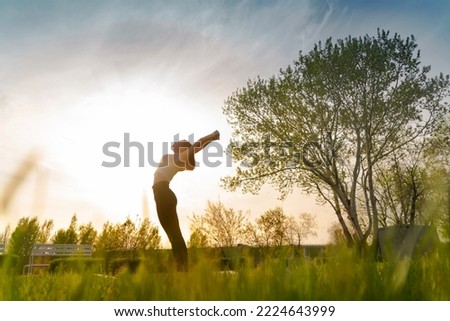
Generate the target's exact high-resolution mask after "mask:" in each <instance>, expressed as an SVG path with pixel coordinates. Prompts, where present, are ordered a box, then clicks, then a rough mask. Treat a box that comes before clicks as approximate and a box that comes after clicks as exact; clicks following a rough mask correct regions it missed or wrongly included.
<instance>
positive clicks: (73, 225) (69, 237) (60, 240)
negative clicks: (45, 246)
mask: <svg viewBox="0 0 450 321" xmlns="http://www.w3.org/2000/svg"><path fill="white" fill-rule="evenodd" d="M77 221H78V219H77V215H76V214H74V215H73V216H72V219H71V220H70V225H69V227H68V228H67V229H59V230H58V231H56V233H55V235H54V236H53V239H52V243H53V244H78V233H77Z"/></svg>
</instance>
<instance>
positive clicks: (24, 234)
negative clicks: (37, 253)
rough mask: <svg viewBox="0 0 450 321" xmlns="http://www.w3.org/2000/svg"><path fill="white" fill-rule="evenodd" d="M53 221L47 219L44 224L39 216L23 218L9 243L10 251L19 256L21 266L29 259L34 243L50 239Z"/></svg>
mask: <svg viewBox="0 0 450 321" xmlns="http://www.w3.org/2000/svg"><path fill="white" fill-rule="evenodd" d="M52 226H53V221H51V220H49V221H48V220H47V221H45V222H44V223H43V224H42V226H41V225H40V224H39V220H38V218H37V217H23V218H21V219H20V220H19V221H18V223H17V226H16V228H15V229H14V231H13V232H12V233H11V238H10V240H9V243H8V252H9V253H12V254H16V255H18V256H19V267H20V268H21V267H22V266H23V265H25V264H26V263H27V261H28V257H29V255H30V253H31V250H32V248H33V245H34V244H35V243H41V242H45V241H46V240H47V239H48V236H49V233H50V230H51V228H52Z"/></svg>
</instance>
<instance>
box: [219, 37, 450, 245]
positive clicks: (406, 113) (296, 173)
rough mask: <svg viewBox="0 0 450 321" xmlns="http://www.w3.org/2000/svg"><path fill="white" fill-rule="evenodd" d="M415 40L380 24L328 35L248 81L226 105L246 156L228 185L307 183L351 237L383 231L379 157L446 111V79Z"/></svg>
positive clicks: (287, 187) (425, 130)
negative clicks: (373, 31)
mask: <svg viewBox="0 0 450 321" xmlns="http://www.w3.org/2000/svg"><path fill="white" fill-rule="evenodd" d="M417 47H418V46H417V44H416V40H415V38H414V37H413V36H411V37H408V38H406V39H404V38H402V37H401V36H399V35H398V34H395V35H394V36H393V37H391V36H390V34H389V32H387V31H380V30H378V32H377V35H376V36H369V35H366V36H364V37H358V38H355V37H351V36H349V37H347V38H345V39H339V40H337V41H336V42H333V41H332V39H331V38H330V39H328V40H327V41H326V42H325V43H321V42H319V43H318V44H316V45H315V46H314V48H313V49H312V50H311V51H310V52H309V53H308V54H303V53H302V52H300V54H299V57H298V59H297V60H296V61H294V64H293V66H288V67H287V68H286V69H282V70H280V73H279V74H278V75H276V76H273V77H271V78H269V79H261V78H259V77H258V78H256V79H255V80H249V81H248V83H247V86H246V87H244V88H241V89H238V90H236V91H235V92H234V93H233V94H232V95H231V96H230V97H229V98H228V99H227V100H226V102H225V105H224V107H223V111H224V114H225V115H226V116H227V119H228V122H229V123H230V124H231V125H232V127H233V129H234V132H233V143H232V144H231V152H232V154H233V158H234V160H236V161H238V162H240V164H239V166H237V169H236V174H235V175H234V176H230V177H225V178H224V180H223V184H224V186H225V187H226V188H228V189H230V190H235V189H238V188H242V189H243V191H249V192H255V193H256V192H258V191H259V189H260V187H261V186H262V185H263V184H265V183H270V184H273V185H274V186H275V187H276V188H277V189H278V190H279V191H280V192H281V196H282V197H283V196H286V195H287V194H288V193H289V192H291V191H292V190H293V188H295V187H301V188H303V189H304V190H305V191H306V192H308V193H313V194H315V195H317V197H318V199H319V200H320V201H322V202H324V203H325V202H326V203H328V204H330V205H331V206H332V207H333V209H334V211H335V213H336V215H337V218H338V221H339V222H340V224H341V227H342V230H343V233H344V236H345V238H346V240H347V242H348V243H349V244H357V245H363V244H365V243H366V241H367V239H368V237H369V236H370V235H371V234H372V236H373V237H374V238H376V231H377V229H378V225H379V223H378V201H377V198H376V192H375V182H374V172H375V170H376V167H375V166H376V164H378V163H379V162H381V161H383V160H385V159H386V158H387V157H390V155H391V154H392V153H394V152H395V151H397V150H400V149H402V148H403V147H404V146H406V145H407V144H408V143H410V142H412V141H414V140H415V139H418V138H423V137H425V136H426V135H428V134H429V133H430V131H431V130H432V129H433V127H434V125H435V123H436V121H437V120H439V119H441V117H442V115H443V114H445V113H446V112H447V105H446V104H445V102H444V100H445V97H448V96H449V76H448V75H446V76H444V75H442V74H440V75H439V76H434V77H431V76H429V72H430V67H428V66H425V67H421V61H420V51H419V50H417ZM359 198H362V201H361V200H359ZM371 232H375V233H371ZM375 241H376V240H375Z"/></svg>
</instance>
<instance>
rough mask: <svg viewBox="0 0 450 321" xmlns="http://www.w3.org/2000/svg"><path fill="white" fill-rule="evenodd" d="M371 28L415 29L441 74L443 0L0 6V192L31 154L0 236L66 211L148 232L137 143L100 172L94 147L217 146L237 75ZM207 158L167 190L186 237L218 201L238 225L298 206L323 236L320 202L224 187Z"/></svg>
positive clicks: (446, 13) (146, 172)
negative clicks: (211, 137) (240, 215)
mask: <svg viewBox="0 0 450 321" xmlns="http://www.w3.org/2000/svg"><path fill="white" fill-rule="evenodd" d="M377 28H381V29H385V30H390V32H391V33H392V34H393V33H396V32H397V33H399V34H400V35H401V36H403V37H407V36H410V35H414V36H415V37H416V39H417V43H418V45H419V49H420V50H421V57H422V62H423V64H424V65H431V66H432V71H431V73H432V74H433V73H438V72H443V73H444V74H449V73H450V63H449V62H448V52H450V2H449V1H429V0H423V1H415V0H400V1H388V0H380V1H377V0H371V1H364V0H362V1H357V0H352V1H351V0H346V1H339V0H336V1H332V0H329V1H324V0H312V1H304V0H299V1H269V0H267V1H190V0H188V1H43V0H41V1H5V0H0V153H1V154H0V155H1V163H2V166H1V167H0V193H2V192H1V191H2V186H3V187H4V186H5V185H6V183H7V182H8V181H10V180H11V177H12V175H14V173H15V171H16V169H17V167H18V166H19V164H20V163H21V162H23V160H24V159H28V158H30V157H31V156H30V155H34V156H33V157H35V159H36V160H35V161H34V163H33V164H34V166H33V167H32V168H31V170H30V172H29V174H28V175H27V176H26V178H25V180H24V182H23V184H22V185H21V186H20V189H19V190H18V191H17V193H16V194H15V198H14V199H13V200H12V202H11V204H10V206H9V207H8V209H7V210H6V211H4V212H3V213H0V215H1V217H0V231H3V229H4V227H5V226H6V225H7V224H11V225H12V226H13V227H14V226H15V224H16V222H17V221H18V219H19V218H21V217H26V216H38V217H39V218H40V219H41V221H43V220H45V219H53V220H54V222H55V227H56V228H60V227H67V226H68V225H69V223H70V218H71V216H72V215H73V214H74V213H76V214H77V217H78V221H79V223H80V224H83V223H87V222H90V221H92V222H93V223H94V225H95V226H96V227H97V228H98V229H101V226H102V225H103V223H105V222H106V221H110V222H113V223H116V222H123V221H124V220H125V219H126V217H127V216H129V217H130V218H132V219H135V218H136V217H137V216H145V215H149V217H150V219H151V220H152V222H153V223H154V224H156V225H157V226H159V223H158V221H157V217H156V210H155V206H154V201H153V195H152V190H151V185H152V180H153V173H154V170H155V168H154V167H153V166H150V165H147V166H144V167H139V166H138V163H137V157H138V156H137V154H136V153H137V150H136V149H134V150H132V151H131V166H130V167H124V166H123V163H122V164H121V166H118V167H114V168H106V167H104V166H102V162H104V161H111V158H108V157H107V156H106V155H105V154H104V153H103V146H104V144H106V143H108V142H118V143H120V144H121V146H123V144H124V139H125V134H128V135H129V137H130V140H131V141H135V142H139V143H141V144H142V145H143V146H144V147H145V152H146V153H148V152H149V151H150V153H151V156H152V157H153V160H154V161H157V160H158V159H159V158H160V157H161V155H162V153H163V146H164V144H167V143H170V142H172V141H173V140H174V139H176V138H177V137H179V138H181V139H183V138H188V137H189V135H191V138H193V139H198V138H200V137H201V136H203V135H206V134H208V133H210V132H212V131H214V130H216V129H217V130H219V131H220V132H221V140H220V143H221V146H224V148H225V147H226V146H227V144H228V143H229V141H230V138H231V131H232V129H231V127H230V125H229V124H228V123H227V121H226V118H225V116H224V115H223V113H222V106H223V104H224V101H225V99H226V98H227V97H228V96H230V95H231V94H232V93H233V92H234V91H235V90H236V89H237V88H241V87H243V86H245V84H246V82H247V81H248V79H253V78H255V77H257V76H261V77H263V78H265V77H270V76H272V75H273V74H277V73H278V71H279V70H280V68H286V67H287V66H288V65H289V64H291V63H292V61H293V60H295V59H296V58H297V57H298V53H299V51H303V52H308V51H309V50H311V49H312V47H313V45H314V44H315V43H317V42H318V41H324V40H326V39H327V38H329V37H332V38H333V39H339V38H343V37H347V36H348V35H351V36H364V35H366V34H369V35H375V34H376V31H377ZM192 135H193V136H192ZM148 143H151V146H152V148H147V147H148V146H149V145H148ZM118 152H119V153H122V155H123V150H119V151H118ZM200 159H201V158H200ZM218 160H219V161H221V163H222V165H221V166H218V167H214V168H211V167H208V166H202V164H200V166H199V167H198V168H197V169H196V170H195V171H193V172H183V173H180V174H178V175H177V176H176V177H175V178H174V180H173V182H172V184H171V186H172V189H173V190H174V191H175V193H176V194H177V197H178V212H179V216H180V221H181V224H182V231H183V235H184V236H185V238H186V239H187V238H188V237H189V217H192V214H193V213H196V214H202V213H203V210H204V209H205V207H206V204H207V202H208V201H214V202H215V201H219V200H220V201H222V202H223V203H224V204H225V205H226V206H227V207H232V208H235V209H237V210H242V211H244V212H245V213H247V215H248V216H249V219H250V220H252V219H254V218H255V217H256V216H259V215H261V214H262V213H263V212H264V211H265V210H268V209H270V208H274V207H276V206H282V207H283V208H284V210H285V213H286V214H290V215H298V214H299V213H301V212H310V213H312V214H314V215H316V218H317V221H318V223H319V230H318V236H317V237H315V238H311V239H309V240H308V241H309V242H310V243H324V242H326V241H327V237H328V235H327V228H328V226H329V225H330V224H331V223H332V222H334V221H335V218H334V214H333V212H332V210H331V209H330V208H328V207H323V206H319V205H317V204H316V203H315V200H314V197H311V196H307V195H304V194H303V193H302V192H301V191H300V190H295V191H293V193H292V194H290V195H289V196H288V197H287V198H286V199H285V200H280V199H279V194H278V192H277V191H276V190H274V189H273V188H272V187H270V186H265V187H264V188H263V189H262V190H261V192H260V194H259V195H248V194H242V193H240V192H228V191H225V190H223V189H222V188H221V187H220V184H219V183H220V178H221V177H224V176H226V175H232V174H233V170H234V169H233V168H232V167H229V166H227V165H226V161H225V159H224V158H223V157H222V158H218ZM143 208H147V209H148V211H147V210H143ZM161 231H162V230H161ZM161 234H162V235H163V236H164V233H163V232H162V233H161Z"/></svg>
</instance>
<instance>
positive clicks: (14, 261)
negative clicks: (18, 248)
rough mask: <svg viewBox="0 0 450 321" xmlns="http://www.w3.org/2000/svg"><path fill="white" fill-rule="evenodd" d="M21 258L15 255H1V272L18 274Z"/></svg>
mask: <svg viewBox="0 0 450 321" xmlns="http://www.w3.org/2000/svg"><path fill="white" fill-rule="evenodd" d="M18 264H19V256H18V255H14V254H0V270H3V271H6V272H8V273H11V272H18Z"/></svg>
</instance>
